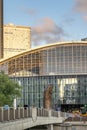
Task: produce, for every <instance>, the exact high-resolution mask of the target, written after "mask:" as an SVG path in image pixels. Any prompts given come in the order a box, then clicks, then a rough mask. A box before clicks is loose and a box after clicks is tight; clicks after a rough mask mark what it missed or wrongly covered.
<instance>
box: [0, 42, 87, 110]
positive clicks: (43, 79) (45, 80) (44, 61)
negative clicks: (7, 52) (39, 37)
mask: <svg viewBox="0 0 87 130" xmlns="http://www.w3.org/2000/svg"><path fill="white" fill-rule="evenodd" d="M0 70H1V71H4V72H5V73H6V74H8V75H9V76H10V77H11V79H13V80H15V81H17V82H18V83H19V84H21V85H22V86H23V89H22V97H21V99H18V100H17V103H18V104H22V105H23V104H27V105H29V106H32V105H35V106H37V107H44V106H43V97H44V91H45V89H46V88H47V86H48V85H49V84H52V86H53V91H52V106H53V108H54V107H55V105H59V104H60V105H61V104H68V105H70V104H74V105H79V104H83V105H84V104H87V42H86V41H78V42H77V41H76V42H75V41H73V42H59V43H55V44H48V45H45V46H43V47H38V48H35V49H31V50H29V51H26V52H24V53H21V54H19V55H16V56H14V57H12V58H8V59H3V60H2V61H0Z"/></svg>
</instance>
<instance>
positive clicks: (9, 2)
mask: <svg viewBox="0 0 87 130" xmlns="http://www.w3.org/2000/svg"><path fill="white" fill-rule="evenodd" d="M3 1H4V24H8V23H13V24H14V25H21V26H29V27H31V44H32V47H37V46H40V45H45V44H50V43H55V42H60V41H61V42H64V41H80V40H81V39H82V38H86V37H87V0H3Z"/></svg>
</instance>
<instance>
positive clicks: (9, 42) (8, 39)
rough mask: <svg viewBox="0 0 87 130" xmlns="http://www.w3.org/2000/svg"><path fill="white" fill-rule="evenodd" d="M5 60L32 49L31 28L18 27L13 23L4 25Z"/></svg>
mask: <svg viewBox="0 0 87 130" xmlns="http://www.w3.org/2000/svg"><path fill="white" fill-rule="evenodd" d="M3 29H4V30H3V34H4V35H3V37H4V51H3V53H4V58H6V57H7V58H9V57H11V56H15V55H17V54H19V53H20V52H24V51H27V50H29V49H30V47H31V45H30V30H31V29H30V27H26V26H16V25H14V24H12V23H10V24H7V25H4V28H3Z"/></svg>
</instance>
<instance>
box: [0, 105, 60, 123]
mask: <svg viewBox="0 0 87 130" xmlns="http://www.w3.org/2000/svg"><path fill="white" fill-rule="evenodd" d="M60 113H61V112H60ZM33 115H35V116H36V117H50V116H52V117H59V116H61V115H62V114H59V113H58V112H57V111H54V110H48V109H44V108H36V107H34V108H33V107H30V108H28V107H26V108H24V107H18V108H17V109H15V108H13V107H12V108H11V107H10V108H9V109H7V110H5V109H4V108H3V107H0V122H5V121H11V120H17V119H23V118H32V116H33Z"/></svg>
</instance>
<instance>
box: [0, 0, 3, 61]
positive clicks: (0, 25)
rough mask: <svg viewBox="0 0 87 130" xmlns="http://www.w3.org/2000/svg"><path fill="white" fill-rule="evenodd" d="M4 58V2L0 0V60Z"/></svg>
mask: <svg viewBox="0 0 87 130" xmlns="http://www.w3.org/2000/svg"><path fill="white" fill-rule="evenodd" d="M1 58H3V0H0V59H1Z"/></svg>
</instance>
